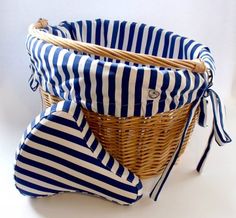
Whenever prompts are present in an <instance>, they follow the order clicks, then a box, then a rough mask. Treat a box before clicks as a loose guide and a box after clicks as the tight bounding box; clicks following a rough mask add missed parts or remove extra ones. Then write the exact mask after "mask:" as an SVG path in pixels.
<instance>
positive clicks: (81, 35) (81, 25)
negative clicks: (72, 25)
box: [78, 21, 86, 42]
mask: <svg viewBox="0 0 236 218" xmlns="http://www.w3.org/2000/svg"><path fill="white" fill-rule="evenodd" d="M78 26H79V33H80V38H81V41H82V42H86V39H83V34H82V33H83V22H82V21H79V22H78Z"/></svg>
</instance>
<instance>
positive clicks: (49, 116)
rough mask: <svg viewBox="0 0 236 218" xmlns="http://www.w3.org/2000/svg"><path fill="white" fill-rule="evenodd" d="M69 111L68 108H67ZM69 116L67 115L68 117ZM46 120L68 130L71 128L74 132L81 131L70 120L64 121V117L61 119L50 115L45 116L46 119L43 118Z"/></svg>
mask: <svg viewBox="0 0 236 218" xmlns="http://www.w3.org/2000/svg"><path fill="white" fill-rule="evenodd" d="M64 105H68V104H63V106H64ZM68 109H69V108H68ZM68 116H69V115H68ZM45 119H47V120H50V121H52V122H55V123H58V124H61V125H63V126H66V127H70V128H73V129H75V130H79V131H81V129H80V128H79V126H78V125H77V123H76V122H75V121H72V120H69V119H66V118H64V117H61V116H59V115H56V114H55V115H54V114H50V115H48V116H47V118H45Z"/></svg>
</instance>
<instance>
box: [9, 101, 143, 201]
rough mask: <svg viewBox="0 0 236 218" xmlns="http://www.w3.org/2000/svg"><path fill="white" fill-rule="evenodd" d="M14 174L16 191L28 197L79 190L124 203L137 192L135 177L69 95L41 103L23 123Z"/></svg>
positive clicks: (139, 194)
mask: <svg viewBox="0 0 236 218" xmlns="http://www.w3.org/2000/svg"><path fill="white" fill-rule="evenodd" d="M14 177H15V182H16V187H17V188H18V189H19V191H20V192H21V193H22V194H24V195H28V196H31V197H43V196H50V195H55V194H57V193H60V192H83V193H88V194H93V195H96V196H100V197H103V198H106V199H108V200H110V201H114V202H117V203H119V204H124V205H129V204H132V203H134V202H135V201H137V200H139V199H140V198H141V197H142V183H141V181H140V180H139V178H138V177H137V176H136V175H135V174H133V173H131V172H130V171H129V170H128V169H126V168H125V167H123V166H122V165H121V164H119V163H118V162H117V161H116V160H115V159H114V158H113V157H111V156H110V155H109V154H108V153H107V152H106V151H105V150H104V149H103V148H102V146H101V144H100V143H99V142H98V141H97V140H96V139H95V137H94V135H93V133H92V132H91V130H90V128H89V126H88V124H87V122H86V120H85V118H84V115H83V112H82V110H81V109H80V107H79V106H78V105H77V104H76V103H72V102H70V101H61V102H60V103H58V104H57V105H53V106H52V107H50V108H48V109H46V111H45V112H43V113H41V114H40V115H38V116H37V117H36V118H35V119H34V120H33V122H32V123H31V124H30V125H29V126H28V128H27V129H26V131H25V133H24V135H23V136H22V140H21V143H20V146H19V149H18V151H17V153H16V163H15V175H14Z"/></svg>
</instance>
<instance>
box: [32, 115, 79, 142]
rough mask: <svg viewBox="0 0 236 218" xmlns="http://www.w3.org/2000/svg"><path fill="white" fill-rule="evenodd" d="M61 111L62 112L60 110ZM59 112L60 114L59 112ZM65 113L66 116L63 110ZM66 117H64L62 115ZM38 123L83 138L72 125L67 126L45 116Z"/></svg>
mask: <svg viewBox="0 0 236 218" xmlns="http://www.w3.org/2000/svg"><path fill="white" fill-rule="evenodd" d="M61 113H62V112H61ZM61 113H60V114H61ZM64 114H65V115H67V116H68V114H67V113H65V112H64ZM63 118H65V119H66V117H63ZM40 124H42V125H44V126H47V127H50V128H52V129H55V130H60V131H61V132H64V133H66V134H70V135H73V136H75V137H79V138H83V135H82V134H81V132H80V131H78V130H77V129H74V128H72V127H69V126H66V125H62V124H59V123H57V122H55V121H53V120H48V119H47V118H43V119H42V120H41V121H40ZM32 131H33V132H36V131H37V129H34V130H32Z"/></svg>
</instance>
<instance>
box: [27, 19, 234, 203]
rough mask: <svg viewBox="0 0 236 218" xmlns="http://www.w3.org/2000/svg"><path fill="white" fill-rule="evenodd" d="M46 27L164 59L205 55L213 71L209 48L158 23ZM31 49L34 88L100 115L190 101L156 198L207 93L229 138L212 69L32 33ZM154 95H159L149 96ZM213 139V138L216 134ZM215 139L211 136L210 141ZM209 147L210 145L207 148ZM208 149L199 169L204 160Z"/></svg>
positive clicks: (223, 138)
mask: <svg viewBox="0 0 236 218" xmlns="http://www.w3.org/2000/svg"><path fill="white" fill-rule="evenodd" d="M42 31H45V32H48V33H50V34H53V35H56V36H60V37H63V38H69V39H72V40H78V41H82V42H87V43H93V44H97V45H101V46H105V47H109V48H116V49H122V50H126V51H132V52H137V53H143V54H150V55H155V56H159V57H164V58H178V59H189V60H192V59H201V60H202V61H204V62H205V64H206V67H207V69H208V72H212V74H213V75H214V73H215V65H214V60H213V58H212V56H211V53H210V50H209V48H207V47H206V46H204V45H202V44H201V43H198V42H196V41H194V40H191V39H188V38H186V37H182V36H179V35H177V34H175V33H173V32H170V31H165V30H163V29H160V28H158V27H153V26H147V25H145V24H137V23H134V22H126V21H109V20H101V19H97V20H94V21H89V20H86V21H78V22H66V21H65V22H62V23H61V24H60V25H58V26H48V27H47V28H45V29H43V30H42ZM27 49H28V53H29V55H30V59H31V68H32V71H33V74H32V76H31V79H30V84H31V88H32V89H33V90H36V89H37V86H38V85H40V86H41V88H42V89H43V90H44V91H46V92H48V93H50V94H52V95H55V96H58V97H60V98H61V99H65V100H71V101H73V102H76V103H78V104H80V105H81V106H82V107H84V108H86V109H88V110H92V111H94V112H98V113H100V114H105V115H112V116H116V117H130V116H153V115H155V114H157V113H162V112H165V111H169V110H172V109H177V108H179V107H182V106H183V105H185V104H189V103H192V108H191V111H190V115H189V119H188V121H187V123H186V125H185V128H184V133H183V135H182V140H181V142H180V144H179V145H178V146H177V149H176V151H175V153H174V155H173V157H172V158H171V160H170V162H169V163H168V165H167V167H166V169H165V170H164V172H163V174H162V176H161V178H160V179H159V180H158V182H157V184H156V185H155V187H154V189H153V190H152V192H151V194H150V196H151V197H152V198H153V199H154V200H156V199H157V198H158V195H159V193H160V191H161V189H162V187H163V186H164V183H165V181H166V180H167V178H168V175H169V173H170V171H171V169H172V167H173V166H174V164H175V162H176V160H177V158H178V155H179V151H180V150H181V147H182V143H183V140H184V137H185V134H186V132H187V130H188V127H189V124H190V123H191V120H192V118H193V115H194V112H195V110H196V108H197V107H198V106H200V119H199V124H200V125H204V123H205V121H206V115H207V113H206V96H207V95H208V94H209V95H210V96H211V100H212V103H213V114H214V132H213V134H212V137H213V135H214V136H215V139H216V140H217V142H220V144H223V143H228V142H230V141H231V139H230V137H229V136H228V134H227V133H226V132H225V130H224V124H223V115H222V109H221V106H219V102H220V101H219V100H217V99H218V97H217V95H216V93H215V92H212V91H210V90H211V89H209V88H210V84H209V82H208V76H209V75H208V73H207V72H205V73H204V74H198V73H195V72H190V71H188V70H185V69H182V70H174V69H169V68H160V67H155V66H143V65H140V64H137V63H131V62H125V61H120V60H113V59H109V58H106V57H99V56H94V55H90V54H84V53H81V52H78V51H73V50H71V49H63V48H60V47H57V46H54V45H52V44H49V43H47V42H45V41H42V40H39V39H37V38H35V37H32V36H30V35H29V36H28V39H27ZM150 93H155V95H152V94H151V95H150ZM212 137H211V138H212ZM210 141H211V140H210ZM206 150H209V149H206ZM207 153H208V152H205V153H204V155H203V157H202V158H201V161H200V163H199V166H198V168H201V165H202V163H203V162H204V160H205V157H206V154H207Z"/></svg>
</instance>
